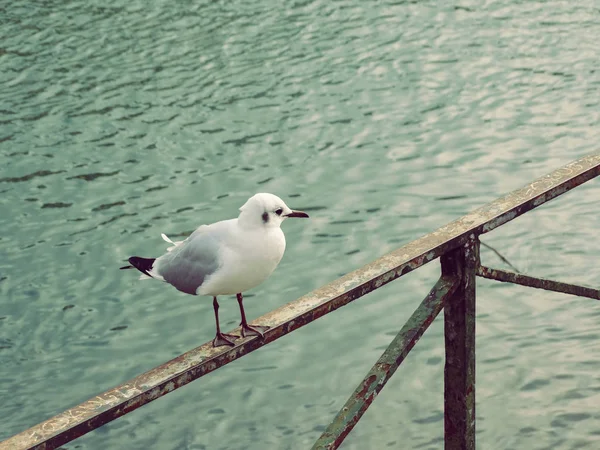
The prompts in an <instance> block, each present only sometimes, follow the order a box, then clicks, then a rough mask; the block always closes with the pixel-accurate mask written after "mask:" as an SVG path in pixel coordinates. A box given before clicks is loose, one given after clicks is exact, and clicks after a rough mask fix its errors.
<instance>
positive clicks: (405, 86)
mask: <svg viewBox="0 0 600 450" xmlns="http://www.w3.org/2000/svg"><path fill="white" fill-rule="evenodd" d="M98 5H99V4H98V3H97V2H91V1H82V0H73V1H61V2H58V1H55V2H52V1H48V2H43V3H42V2H29V1H19V2H12V3H9V2H3V3H0V24H1V25H0V86H1V95H0V194H1V195H0V224H1V229H2V233H1V237H0V252H1V255H2V257H1V258H0V295H1V297H0V361H1V364H0V380H1V383H0V417H2V421H1V422H2V426H1V427H0V439H2V438H6V437H8V436H10V435H12V434H14V433H17V432H19V431H21V430H23V429H25V428H26V427H29V426H32V425H34V424H36V423H38V422H39V421H42V420H44V419H46V418H48V417H49V416H51V415H54V414H56V413H58V412H60V411H62V410H64V409H65V408H67V407H70V406H73V405H75V404H77V403H79V402H81V401H83V400H86V399H87V398H88V397H90V396H92V395H93V394H96V393H99V392H101V391H103V390H106V389H108V388H111V387H113V386H115V385H117V384H120V383H122V382H124V381H126V380H128V379H129V378H131V377H133V376H135V375H137V374H139V373H141V372H143V371H145V370H147V369H150V368H152V367H154V366H156V365H159V364H161V363H163V362H165V361H166V360H168V359H170V358H172V357H174V356H176V355H178V354H180V353H182V352H184V351H186V350H189V349H191V348H193V347H195V346H197V345H199V344H201V343H203V342H205V341H207V340H209V339H210V338H212V336H213V331H214V329H213V317H212V308H211V305H210V301H209V300H208V299H203V298H195V297H192V296H186V295H185V294H181V293H179V292H176V291H175V290H174V289H169V288H168V287H167V286H164V285H162V284H160V283H150V282H149V283H141V284H138V283H137V282H136V281H135V278H136V277H135V276H133V275H132V274H131V273H123V272H119V271H118V270H117V268H118V267H119V265H120V264H121V262H122V260H123V259H125V258H126V257H127V256H129V255H131V254H144V255H154V254H157V253H158V252H160V251H162V250H163V249H164V247H165V246H164V242H162V240H161V239H160V233H161V232H165V233H167V234H169V235H170V236H177V235H185V234H186V233H189V232H190V231H191V230H193V229H194V228H195V227H196V226H197V225H199V224H201V223H206V222H212V221H216V220H220V219H224V218H229V217H233V216H234V215H235V214H236V212H237V208H238V207H239V206H241V205H242V204H243V202H244V201H245V200H246V198H247V197H249V196H250V195H251V194H253V193H255V192H258V191H267V192H273V193H276V194H278V195H280V196H281V197H283V198H284V199H286V200H288V203H289V204H290V205H291V206H292V207H295V208H298V209H300V208H304V209H306V210H308V211H310V212H311V220H310V221H309V222H302V223H299V222H295V223H289V222H286V224H285V226H284V228H285V231H286V234H287V238H288V248H287V253H286V256H285V258H284V260H283V261H282V263H281V265H280V267H279V268H278V269H277V271H276V273H275V276H273V277H272V278H271V279H270V280H268V281H267V282H266V283H264V284H263V285H261V286H260V287H258V288H256V289H254V290H253V291H252V292H251V293H250V295H251V296H249V298H248V302H247V311H248V314H249V316H250V317H257V316H259V315H262V314H263V313H265V312H267V311H269V310H271V309H274V308H275V307H277V306H278V305H281V304H283V303H285V302H288V301H291V300H293V299H295V298H297V297H299V296H300V295H302V294H304V293H306V292H307V291H309V290H311V289H314V288H316V287H319V286H320V285H322V284H323V283H325V282H328V281H331V280H333V279H335V278H336V277H338V276H339V275H341V274H344V273H346V272H348V271H350V270H352V269H355V268H357V267H360V266H361V265H363V264H365V263H367V262H369V261H371V260H372V259H374V258H376V257H378V256H380V255H382V254H383V253H385V252H387V251H389V250H392V249H394V248H397V247H399V246H401V245H403V244H404V243H407V242H410V241H411V240H412V239H415V238H417V237H418V236H420V235H422V234H424V233H427V232H430V231H432V230H434V229H435V228H436V227H438V226H440V225H443V224H445V223H446V222H449V221H451V220H453V219H455V218H456V217H458V216H460V215H462V214H464V213H466V212H468V211H469V210H471V209H473V208H475V207H477V206H479V205H481V204H484V203H486V202H488V201H491V200H493V199H495V198H497V197H499V196H500V195H502V194H504V193H506V192H507V191H510V190H512V189H515V188H518V187H520V186H521V185H523V184H525V183H527V182H529V181H530V180H532V179H533V178H535V177H537V176H541V175H543V174H545V173H547V172H549V171H551V170H553V169H555V168H557V167H559V166H561V165H563V164H565V163H567V162H569V161H570V160H573V159H575V158H577V157H579V156H581V155H584V154H587V153H591V152H594V151H596V150H597V146H598V142H599V141H600V127H599V126H598V123H599V119H600V102H599V98H600V72H599V71H598V61H599V60H600V47H599V46H598V36H600V19H599V13H600V9H598V5H597V2H595V1H592V0H582V1H578V2H567V1H559V0H549V1H545V2H541V1H532V2H519V1H514V0H496V1H494V0H492V1H486V2H475V1H471V0H467V1H461V2H458V3H454V4H445V3H443V2H441V3H440V2H430V1H420V2H405V1H399V2H367V1H359V0H347V1H330V0H327V1H325V0H315V1H310V0H309V1H289V0H284V1H278V2H274V1H266V0H265V1H260V2H259V1H239V0H231V1H211V2H208V1H203V2H200V1H198V2H190V1H179V2H174V1H169V2H167V1H152V2H147V1H139V0H137V1H135V0H134V1H128V2H125V1H123V0H118V1H107V2H103V3H102V6H98ZM598 189H599V188H598V183H597V182H591V183H590V184H589V185H585V186H583V187H581V188H578V189H577V190H576V191H574V192H573V193H570V194H568V195H566V196H564V197H561V198H560V199H559V200H557V201H555V202H554V203H552V204H550V205H547V206H545V207H543V208H542V209H541V210H539V211H535V212H534V213H532V214H528V215H526V216H524V217H522V218H520V219H518V220H517V221H515V222H514V223H511V224H509V225H507V226H506V227H503V228H502V229H501V230H499V231H497V232H495V233H493V234H492V235H489V236H486V237H485V240H486V241H487V242H488V243H490V244H493V245H494V246H496V247H497V248H499V249H500V250H501V251H502V252H503V253H504V254H505V255H506V256H507V257H508V258H509V259H510V260H511V261H512V262H513V263H514V264H515V265H517V266H518V267H519V268H520V269H521V270H524V271H527V272H528V273H531V274H534V275H538V276H545V277H555V278H558V279H561V280H564V281H569V282H578V283H583V284H588V285H598V283H597V279H598V275H599V274H600V269H598V267H597V264H595V260H596V258H597V254H598V250H599V248H598V245H597V239H596V236H597V229H598V228H599V227H600V220H599V219H598V218H597V215H596V214H595V211H596V208H597V199H598ZM290 222H291V221H290ZM483 259H484V261H486V262H489V263H490V264H491V265H496V266H501V262H500V261H498V260H497V258H496V257H495V256H494V255H493V254H491V253H489V252H486V251H485V250H484V252H483ZM437 273H438V267H437V265H435V264H432V265H430V266H427V267H426V268H424V269H423V270H419V271H418V272H415V273H412V274H410V275H408V276H407V277H406V278H403V279H402V280H400V281H398V282H395V283H392V284H391V285H388V286H386V287H385V288H383V289H381V290H379V291H377V292H376V293H374V294H372V295H369V296H368V297H365V298H363V299H361V300H359V301H357V302H356V303H354V304H352V305H349V306H348V307H346V308H343V309H342V310H339V311H338V312H336V313H335V314H332V315H330V316H327V317H325V318H323V319H321V320H319V321H317V322H315V323H313V324H311V325H309V326H307V327H305V328H303V329H301V330H299V331H297V332H295V333H293V334H292V335H290V336H288V337H286V338H285V339H282V340H280V341H277V342H275V343H273V344H272V345H269V346H268V347H266V348H264V349H263V350H261V351H259V352H256V353H255V354H252V355H250V356H248V357H246V358H243V359H242V360H240V361H237V362H235V363H234V364H232V365H230V366H228V367H227V368H225V369H223V370H219V371H217V372H215V373H213V374H211V375H210V376H207V377H206V378H203V379H201V380H199V381H197V382H195V383H192V384H191V385H189V386H187V387H185V388H183V389H181V390H179V391H177V392H175V393H173V394H170V395H168V396H167V397H165V398H163V399H161V400H159V401H156V402H154V403H152V404H151V405H148V406H146V407H144V408H142V409H140V410H138V411H136V412H134V413H132V414H129V415H127V416H125V417H124V418H122V419H120V420H117V421H115V422H113V423H111V424H109V425H107V426H105V427H103V428H100V429H99V430H97V431H94V432H92V433H90V434H89V435H87V436H85V437H83V438H81V439H79V440H77V441H74V442H73V443H71V444H68V445H66V446H65V448H69V449H74V448H85V449H104V448H136V449H137V448H139V449H145V448H160V449H213V448H214V449H259V448H261V449H262V448H278V449H296V448H306V447H308V446H310V445H312V443H313V442H314V440H315V439H316V438H317V437H318V436H319V434H320V432H321V431H322V430H323V428H324V426H325V425H326V424H327V423H328V422H329V420H331V418H332V417H333V415H334V414H335V412H337V410H338V409H339V408H340V407H341V406H342V404H343V402H344V401H345V400H346V398H347V396H348V395H350V393H351V392H352V390H353V389H354V388H355V386H356V384H357V383H358V382H359V381H360V380H361V379H362V377H363V376H364V374H365V373H366V371H367V370H368V369H369V368H370V366H371V365H372V364H373V362H374V361H375V360H376V359H377V357H378V356H379V355H380V353H381V352H382V351H383V349H384V348H385V346H386V345H387V344H388V343H389V342H390V341H391V340H392V337H393V336H394V335H395V334H396V333H397V331H398V330H399V328H400V327H401V326H402V324H403V323H404V321H405V320H406V319H407V318H408V317H409V315H410V313H411V312H412V311H413V309H414V308H415V307H416V305H417V304H418V303H419V301H420V300H421V299H422V297H423V296H424V295H425V294H426V293H427V291H428V290H429V288H430V287H431V285H433V283H434V281H435V279H436V277H437ZM478 289H479V296H478V309H477V313H478V318H477V327H478V328H477V357H478V365H477V419H478V422H477V430H478V434H477V439H478V444H479V446H480V447H481V448H485V449H492V448H494V449H496V448H497V449H513V448H523V449H524V448H527V449H546V448H553V449H575V448H577V449H580V448H597V446H598V440H600V433H599V431H598V427H597V421H598V419H599V418H600V416H599V414H598V411H597V405H598V404H599V402H600V375H599V374H600V342H599V339H600V331H599V326H598V321H599V320H600V306H599V305H597V304H596V303H595V302H593V301H592V300H585V299H578V298H575V297H569V296H563V295H558V294H551V293H546V292H542V291H540V292H538V291H534V290H531V289H526V288H521V287H517V286H509V285H501V284H499V283H494V282H490V281H486V280H480V281H479V284H478ZM222 303H223V305H222V306H223V308H222V317H223V322H224V323H227V324H228V327H229V328H232V327H233V326H234V325H235V324H236V320H237V319H238V312H237V305H236V304H235V301H234V300H232V299H229V300H225V301H223V302H222ZM442 373H443V327H442V323H441V322H440V321H439V320H438V321H436V322H435V323H434V325H433V326H432V328H431V329H430V330H429V332H428V333H427V334H426V335H425V336H424V338H423V339H422V340H421V342H419V344H418V345H417V346H416V347H415V349H414V351H413V353H411V355H410V357H409V358H408V360H407V361H406V363H405V364H404V365H403V366H402V367H401V368H400V370H399V371H398V372H397V373H396V375H395V376H394V378H392V380H391V381H390V383H389V384H388V386H387V387H386V388H385V389H384V391H383V392H382V393H381V395H380V396H379V397H378V398H377V401H376V402H374V404H373V406H372V407H371V409H370V410H369V412H368V413H367V414H366V415H365V417H364V418H363V420H361V422H360V423H359V425H358V426H357V427H356V429H355V430H354V431H353V432H352V434H351V435H350V437H349V438H348V440H347V442H346V444H345V445H344V448H347V449H351V448H352V449H364V448H385V447H386V446H389V447H403V448H415V449H416V448H431V449H437V448H441V447H442V435H443V400H442V390H443V384H442Z"/></svg>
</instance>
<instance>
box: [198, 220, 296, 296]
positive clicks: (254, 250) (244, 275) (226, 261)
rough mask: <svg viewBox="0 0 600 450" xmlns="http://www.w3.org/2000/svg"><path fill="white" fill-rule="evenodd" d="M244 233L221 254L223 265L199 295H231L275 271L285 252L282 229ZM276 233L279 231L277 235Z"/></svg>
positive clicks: (261, 280) (260, 280)
mask: <svg viewBox="0 0 600 450" xmlns="http://www.w3.org/2000/svg"><path fill="white" fill-rule="evenodd" d="M270 231H272V232H269V233H264V232H263V233H246V234H245V236H243V239H240V240H238V241H237V242H236V245H235V246H231V247H229V248H228V249H227V250H226V251H224V252H223V260H222V265H221V267H220V268H219V270H218V271H217V272H216V273H215V274H214V276H212V277H211V279H209V280H207V282H206V283H205V284H204V285H203V286H202V287H201V288H200V289H199V290H198V293H199V294H201V295H232V294H237V293H238V292H244V291H247V290H248V289H252V288H253V287H255V286H258V285H259V284H261V283H262V282H263V281H265V280H266V279H267V278H268V277H269V276H270V275H271V273H273V271H274V270H275V268H276V267H277V265H278V264H279V262H280V261H281V258H282V257H283V253H284V252H285V237H284V235H283V232H282V231H281V229H279V228H277V229H273V230H270ZM276 231H279V233H277V232H276Z"/></svg>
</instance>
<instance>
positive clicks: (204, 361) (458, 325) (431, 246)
mask: <svg viewBox="0 0 600 450" xmlns="http://www.w3.org/2000/svg"><path fill="white" fill-rule="evenodd" d="M599 174H600V154H595V155H590V156H587V157H584V158H581V159H579V160H577V161H574V162H572V163H570V164H568V165H566V166H564V167H562V168H560V169H558V170H556V171H554V172H552V173H550V174H549V175H546V176H544V177H542V178H539V179H538V180H536V181H534V182H533V183H531V184H528V185H527V186H525V187H524V188H522V189H519V190H516V191H514V192H512V193H510V194H508V195H506V196H505V197H502V198H500V199H498V200H496V201H494V202H492V203H489V204H488V205H486V206H483V207H481V208H479V209H477V210H475V211H473V212H471V213H470V214H467V215H466V216H464V217H461V218H460V219H458V220H456V221H454V222H451V223H449V224H448V225H446V226H443V227H442V228H440V229H438V230H436V231H434V232H433V233H430V234H428V235H425V236H423V237H421V238H419V239H417V240H415V241H413V242H410V243H409V244H407V245H405V246H403V247H401V248H399V249H398V250H395V251H393V252H391V253H389V254H387V255H385V256H382V257H381V258H379V259H377V260H375V261H373V262H371V263H370V264H367V265H366V266H364V267H361V268H360V269H358V270H355V271H354V272H351V273H349V274H347V275H345V276H343V277H342V278H339V279H338V280H335V281H333V282H331V283H329V284H328V285H326V286H323V287H321V288H320V289H317V290H315V291H313V292H311V293H309V294H307V295H305V296H303V297H301V298H299V299H297V300H295V301H293V302H291V303H288V304H287V305H284V306H282V307H280V308H278V309H276V310H274V311H272V312H270V313H268V314H266V315H264V316H262V317H260V318H259V319H257V320H256V323H259V324H262V325H268V326H269V327H270V328H269V330H268V331H267V332H266V333H265V338H264V340H261V339H259V338H257V337H248V338H245V339H240V340H237V341H236V345H235V346H234V347H230V348H224V347H219V348H213V347H212V346H211V344H210V342H207V343H206V344H204V345H201V346H200V347H197V348H195V349H193V350H190V351H189V352H187V353H184V354H183V355H180V356H178V357H177V358H175V359H173V360H171V361H169V362H167V363H165V364H163V365H161V366H159V367H156V368H154V369H152V370H150V371H148V372H146V373H144V374H142V375H139V376H137V377H135V378H134V379H132V380H130V381H128V382H126V383H125V384H122V385H120V386H117V387H116V388H114V389H111V390H109V391H107V392H104V393H102V394H99V395H97V396H95V397H93V398H91V399H90V400H88V401H86V402H84V403H82V404H80V405H78V406H75V407H73V408H71V409H68V410H66V411H64V412H63V413H61V414H58V415H57V416H55V417H52V418H51V419H48V420H46V421H45V422H42V423H40V424H38V425H36V426H34V427H32V428H30V429H28V430H26V431H23V432H22V433H20V434H17V435H15V436H13V437H11V438H9V439H8V440H6V441H4V442H1V443H0V450H9V449H10V450H16V449H53V448H56V447H59V446H60V445H62V444H64V443H66V442H69V441H72V440H73V439H76V438H77V437H79V436H82V435H84V434H86V433H88V432H89V431H91V430H94V429H96V428H98V427H100V426H102V425H104V424H106V423H108V422H110V421H112V420H114V419H116V418H118V417H121V416H123V415H125V414H127V413H129V412H131V411H133V410H135V409H137V408H139V407H140V406H143V405H145V404H147V403H149V402H151V401H153V400H156V399H157V398H159V397H161V396H163V395H165V394H168V393H169V392H171V391H174V390H175V389H178V388H180V387H182V386H184V385H186V384H187V383H189V382H191V381H193V380H196V379H197V378H200V377H202V376H204V375H206V374H208V373H210V372H212V371H214V370H216V369H219V368H221V367H223V366H225V365H226V364H228V363H230V362H232V361H235V360H236V359H238V358H241V357H242V356H244V355H246V354H248V353H250V352H253V351H255V350H257V349H259V348H260V347H263V346H264V345H267V344H269V343H270V342H273V341H274V340H276V339H279V338H281V337H282V336H284V335H286V334H288V333H291V332H292V331H294V330H296V329H297V328H300V327H302V326H304V325H306V324H308V323H310V322H312V321H314V320H316V319H318V318H319V317H321V316H324V315H325V314H329V313H331V312H333V311H335V310H336V309H338V308H340V307H341V306H344V305H346V304H348V303H350V302H352V301H354V300H356V299H358V298H360V297H362V296H363V295H365V294H367V293H369V292H371V291H373V290H375V289H378V288H380V287H381V286H383V285H384V284H386V283H389V282H390V281H392V280H395V279H397V278H400V277H402V276H403V275H405V274H406V273H408V272H410V271H412V270H415V269H417V268H419V267H421V266H423V265H425V264H427V263H428V262H431V261H433V260H434V259H437V258H440V262H441V276H440V279H439V281H438V282H437V283H436V285H435V286H434V287H433V289H432V290H431V291H430V292H429V294H428V295H427V296H426V297H425V299H424V300H423V302H422V303H421V304H420V306H419V307H418V308H417V309H416V310H415V312H414V313H413V315H412V316H411V317H410V319H409V320H408V322H406V324H405V325H404V326H403V327H402V329H401V330H400V332H399V333H398V335H397V336H396V337H395V338H394V340H393V341H392V343H391V344H390V345H389V347H388V348H387V349H386V351H385V352H384V353H383V355H381V357H380V358H379V360H378V361H377V363H376V364H375V365H374V366H373V368H372V369H371V370H370V371H369V373H368V374H367V376H366V377H365V378H364V380H363V381H362V382H361V383H360V384H359V386H358V387H357V388H356V390H355V391H354V393H353V394H352V395H351V396H350V398H349V399H348V401H347V402H346V404H345V405H344V406H343V407H342V409H341V410H340V412H339V413H338V414H337V416H336V417H335V418H334V419H333V421H332V422H331V423H330V424H329V426H328V427H327V429H326V430H325V431H324V432H323V434H322V435H321V437H320V438H319V439H318V440H317V442H316V443H315V445H314V446H313V449H335V448H337V447H338V446H339V445H340V444H341V442H342V441H343V440H344V439H345V438H346V436H347V435H348V433H350V431H351V430H352V428H353V427H354V426H355V425H356V423H357V422H358V420H360V418H361V416H362V415H363V414H364V412H365V411H366V410H367V408H368V407H369V405H370V404H371V403H372V402H373V400H374V399H375V397H376V395H377V394H378V393H379V392H380V391H381V389H382V388H383V387H384V386H385V384H386V382H387V381H388V380H389V379H390V377H391V376H392V375H393V374H394V372H395V371H396V369H397V368H398V366H399V365H400V364H401V363H402V362H403V361H404V359H405V358H406V356H407V355H408V353H409V352H410V350H411V349H412V348H413V347H414V345H415V344H416V343H417V341H418V340H419V338H420V337H421V336H422V335H423V333H424V332H425V330H427V327H428V326H429V325H430V324H431V323H432V322H433V320H434V319H435V317H436V316H437V314H438V313H439V312H440V311H441V310H442V309H443V310H444V332H445V351H446V362H445V369H444V435H445V448H446V450H459V449H461V450H463V449H467V450H471V449H474V448H475V277H476V276H480V277H484V278H489V279H492V280H498V281H505V282H511V283H517V284H521V285H523V286H529V287H534V288H541V289H546V290H549V291H556V292H563V293H567V294H573V295H578V296H582V297H589V298H593V299H597V300H599V299H600V291H599V290H597V289H592V288H589V287H583V286H576V285H572V284H567V283H560V282H557V281H552V280H544V279H540V278H535V277H531V276H527V275H522V274H518V273H514V272H508V271H505V270H498V269H490V268H488V267H484V266H482V265H481V264H480V261H479V247H480V242H479V236H480V235H481V234H484V233H487V232H489V231H491V230H493V229H495V228H498V227H499V226H501V225H503V224H505V223H506V222H508V221H510V220H512V219H514V218H516V217H518V216H520V215H521V214H524V213H526V212H528V211H530V210H532V209H535V208H537V207H538V206H540V205H542V204H544V203H546V202H547V201H549V200H552V199H553V198H555V197H558V196H559V195H562V194H564V193H565V192H567V191H569V190H571V189H572V188H574V187H576V186H579V185H580V184H583V183H585V182H586V181H589V180H591V179H592V178H595V177H596V176H598V175H599ZM237 331H239V330H237ZM234 332H235V330H234Z"/></svg>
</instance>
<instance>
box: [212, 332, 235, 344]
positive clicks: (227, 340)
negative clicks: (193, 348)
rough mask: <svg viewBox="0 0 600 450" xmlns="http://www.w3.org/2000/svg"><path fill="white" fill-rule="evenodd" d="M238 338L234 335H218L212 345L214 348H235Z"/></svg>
mask: <svg viewBox="0 0 600 450" xmlns="http://www.w3.org/2000/svg"><path fill="white" fill-rule="evenodd" d="M238 338H239V336H235V335H233V334H226V333H217V335H216V336H215V338H214V339H213V342H212V344H213V347H221V346H222V345H229V346H231V347H233V346H234V345H235V342H234V341H235V340H236V339H238Z"/></svg>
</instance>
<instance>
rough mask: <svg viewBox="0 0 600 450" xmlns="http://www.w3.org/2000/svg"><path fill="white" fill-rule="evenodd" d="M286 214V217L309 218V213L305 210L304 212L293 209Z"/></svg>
mask: <svg viewBox="0 0 600 450" xmlns="http://www.w3.org/2000/svg"><path fill="white" fill-rule="evenodd" d="M285 216H286V217H305V218H308V214H306V213H305V212H303V211H294V210H292V212H291V213H289V214H286V215H285Z"/></svg>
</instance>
